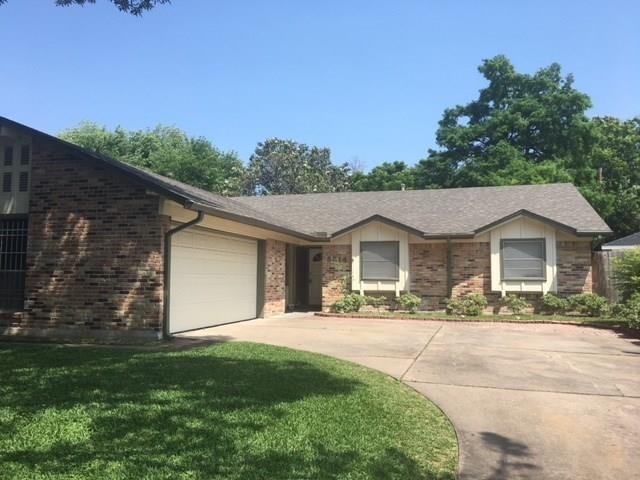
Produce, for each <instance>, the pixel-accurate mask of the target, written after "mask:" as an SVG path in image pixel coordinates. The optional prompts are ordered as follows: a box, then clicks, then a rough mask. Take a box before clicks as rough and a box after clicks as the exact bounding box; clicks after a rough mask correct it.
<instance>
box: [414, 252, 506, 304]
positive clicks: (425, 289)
mask: <svg viewBox="0 0 640 480" xmlns="http://www.w3.org/2000/svg"><path fill="white" fill-rule="evenodd" d="M490 253H491V248H490V244H489V243H488V242H469V243H455V242H454V243H452V244H451V260H452V267H451V277H452V278H451V281H452V292H451V296H453V297H460V296H464V295H469V294H471V293H481V294H483V295H485V296H486V297H487V298H488V300H489V302H490V303H491V304H495V303H496V301H497V299H498V296H497V295H496V294H494V293H492V292H491V256H490ZM409 277H410V289H411V292H412V293H414V294H415V295H418V296H420V297H422V301H423V304H422V309H425V310H434V309H442V308H444V306H445V304H444V300H445V299H446V298H447V297H448V296H449V294H448V292H447V244H446V243H445V242H441V243H420V244H413V243H412V244H409Z"/></svg>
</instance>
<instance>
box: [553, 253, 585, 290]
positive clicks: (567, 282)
mask: <svg viewBox="0 0 640 480" xmlns="http://www.w3.org/2000/svg"><path fill="white" fill-rule="evenodd" d="M556 251H557V259H556V262H557V266H558V293H559V294H560V295H574V294H577V293H591V292H592V291H593V284H592V283H593V282H592V273H591V272H592V270H591V243H590V242H566V241H561V242H557V243H556Z"/></svg>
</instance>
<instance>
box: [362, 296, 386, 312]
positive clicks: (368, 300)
mask: <svg viewBox="0 0 640 480" xmlns="http://www.w3.org/2000/svg"><path fill="white" fill-rule="evenodd" d="M364 303H365V305H370V306H372V307H373V308H375V309H376V310H379V309H380V307H381V306H382V305H384V304H385V303H387V298H386V297H385V296H384V295H379V296H377V297H374V296H369V295H366V296H365V297H364Z"/></svg>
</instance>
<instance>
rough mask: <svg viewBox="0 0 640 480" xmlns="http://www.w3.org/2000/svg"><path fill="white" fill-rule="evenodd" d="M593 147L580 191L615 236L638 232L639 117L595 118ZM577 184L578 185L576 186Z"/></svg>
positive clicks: (639, 177)
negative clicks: (622, 118)
mask: <svg viewBox="0 0 640 480" xmlns="http://www.w3.org/2000/svg"><path fill="white" fill-rule="evenodd" d="M593 126H594V131H595V145H594V148H593V149H592V151H591V152H590V154H589V156H588V158H587V161H586V162H585V163H586V169H588V172H586V173H583V174H582V175H580V176H579V177H578V181H580V182H581V191H582V193H583V194H584V195H585V197H587V199H588V200H589V201H590V202H591V204H592V205H593V206H594V207H595V208H596V210H598V212H599V213H600V215H602V217H603V218H604V219H605V221H606V222H607V223H608V224H609V225H610V226H611V227H612V228H613V229H614V231H615V232H616V234H617V236H624V235H629V234H631V233H634V232H638V231H640V117H636V118H633V119H631V120H626V121H622V120H619V119H617V118H613V117H602V118H594V119H593ZM579 184H580V183H579Z"/></svg>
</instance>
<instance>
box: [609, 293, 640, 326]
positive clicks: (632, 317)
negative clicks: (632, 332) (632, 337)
mask: <svg viewBox="0 0 640 480" xmlns="http://www.w3.org/2000/svg"><path fill="white" fill-rule="evenodd" d="M614 315H615V317H616V318H619V319H620V320H624V321H625V322H627V323H628V325H629V327H631V328H636V329H640V292H636V293H634V294H633V295H631V298H629V300H627V301H626V303H622V304H619V305H616V307H615V309H614Z"/></svg>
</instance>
